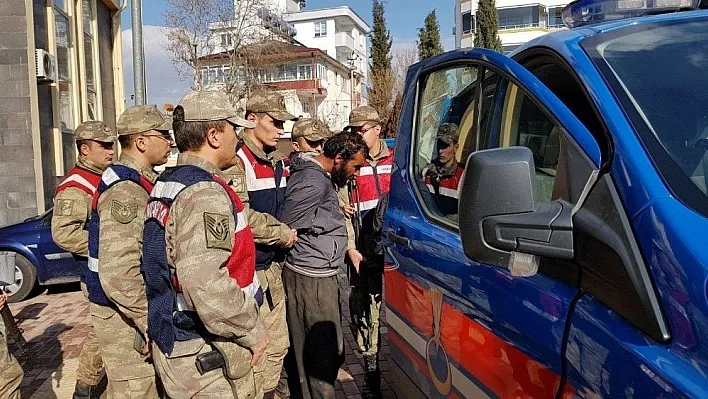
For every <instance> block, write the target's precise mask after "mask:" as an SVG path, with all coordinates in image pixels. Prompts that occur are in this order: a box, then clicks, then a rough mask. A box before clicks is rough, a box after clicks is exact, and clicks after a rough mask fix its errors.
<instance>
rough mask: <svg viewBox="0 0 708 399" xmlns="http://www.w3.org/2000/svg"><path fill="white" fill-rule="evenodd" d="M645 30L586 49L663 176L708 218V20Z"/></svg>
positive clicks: (610, 36)
mask: <svg viewBox="0 0 708 399" xmlns="http://www.w3.org/2000/svg"><path fill="white" fill-rule="evenodd" d="M701 15H702V16H701V17H697V18H692V19H687V20H679V21H669V22H668V23H659V24H638V25H634V26H629V27H627V28H622V29H618V30H615V31H610V32H607V33H603V34H600V35H598V36H594V37H591V38H589V39H587V40H586V41H584V42H583V43H582V45H583V48H584V49H585V50H586V52H587V53H588V54H589V55H590V57H591V58H592V59H593V62H594V63H595V64H596V66H597V67H598V69H599V70H600V72H601V73H602V74H603V75H604V77H605V80H606V81H607V82H608V83H609V86H610V88H611V89H612V91H613V92H614V94H615V96H616V97H617V98H618V100H619V103H620V104H621V106H622V107H623V108H624V110H625V113H626V114H627V115H628V117H629V119H630V121H631V122H632V124H633V125H634V128H635V130H636V131H637V132H638V134H639V137H640V139H641V140H642V142H643V143H644V145H645V147H646V148H647V150H648V151H649V154H650V156H651V158H652V160H653V162H654V163H655V164H656V167H657V169H658V170H659V172H660V173H661V176H662V178H663V180H664V181H665V183H666V184H667V186H668V187H669V188H670V189H671V191H672V192H673V193H674V194H675V195H676V196H677V197H678V198H679V199H680V200H681V201H682V202H684V203H685V204H687V205H688V206H690V207H692V208H693V209H694V210H696V211H698V212H700V213H702V214H703V215H705V216H708V72H707V71H708V17H706V16H705V13H702V14H701Z"/></svg>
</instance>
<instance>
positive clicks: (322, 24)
mask: <svg viewBox="0 0 708 399" xmlns="http://www.w3.org/2000/svg"><path fill="white" fill-rule="evenodd" d="M325 36H327V21H319V22H315V37H325Z"/></svg>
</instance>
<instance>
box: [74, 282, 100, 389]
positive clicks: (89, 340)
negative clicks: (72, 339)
mask: <svg viewBox="0 0 708 399" xmlns="http://www.w3.org/2000/svg"><path fill="white" fill-rule="evenodd" d="M81 291H82V292H83V293H84V297H85V298H86V300H87V301H88V291H87V290H86V284H84V283H83V282H82V283H81ZM101 370H103V360H102V359H101V348H100V346H99V345H98V340H97V339H96V331H95V330H94V328H93V326H91V328H89V333H88V335H87V336H86V340H85V341H84V347H83V348H81V354H79V366H78V367H77V368H76V381H77V382H80V383H82V384H87V385H97V384H98V383H99V382H100V381H101Z"/></svg>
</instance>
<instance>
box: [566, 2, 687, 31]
mask: <svg viewBox="0 0 708 399" xmlns="http://www.w3.org/2000/svg"><path fill="white" fill-rule="evenodd" d="M700 8H701V0H575V1H573V2H572V3H569V4H568V5H567V6H565V8H563V23H565V26H567V27H568V28H577V27H579V26H586V25H593V24H596V23H600V22H608V21H617V20H620V19H626V18H633V17H640V16H643V15H651V14H665V13H670V12H677V11H687V10H698V9H700Z"/></svg>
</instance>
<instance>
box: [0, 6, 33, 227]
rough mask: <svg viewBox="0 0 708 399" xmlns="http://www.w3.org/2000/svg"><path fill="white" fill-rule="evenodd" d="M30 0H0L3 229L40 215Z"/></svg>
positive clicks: (0, 204)
mask: <svg viewBox="0 0 708 399" xmlns="http://www.w3.org/2000/svg"><path fill="white" fill-rule="evenodd" d="M27 25H28V24H27V18H26V10H25V0H2V1H0V225H5V224H11V223H15V222H19V221H22V220H24V219H26V218H27V217H30V216H33V215H36V214H37V196H36V185H35V180H34V179H35V170H34V153H33V144H32V130H31V125H32V114H31V106H30V85H33V84H34V81H35V78H34V76H30V74H29V70H30V63H31V64H32V65H33V64H34V59H28V55H27V54H28V53H27V50H28V36H27Z"/></svg>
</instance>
